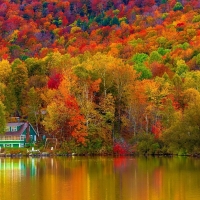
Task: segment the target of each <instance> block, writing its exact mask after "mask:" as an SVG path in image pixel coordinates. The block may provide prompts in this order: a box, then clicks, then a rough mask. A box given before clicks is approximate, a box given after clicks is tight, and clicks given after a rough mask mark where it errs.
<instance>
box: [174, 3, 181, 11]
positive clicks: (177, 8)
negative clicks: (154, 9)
mask: <svg viewBox="0 0 200 200" xmlns="http://www.w3.org/2000/svg"><path fill="white" fill-rule="evenodd" d="M173 10H174V11H177V10H183V5H182V4H181V3H180V2H176V4H175V6H174V8H173Z"/></svg>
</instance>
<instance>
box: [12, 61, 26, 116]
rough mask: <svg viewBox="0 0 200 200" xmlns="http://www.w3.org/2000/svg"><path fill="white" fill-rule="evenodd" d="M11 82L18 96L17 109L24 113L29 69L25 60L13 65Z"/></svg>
mask: <svg viewBox="0 0 200 200" xmlns="http://www.w3.org/2000/svg"><path fill="white" fill-rule="evenodd" d="M12 68H13V71H12V75H11V83H12V87H13V93H14V94H15V97H16V102H17V110H18V112H19V113H20V114H22V105H23V94H24V92H25V90H26V89H27V81H28V70H27V68H26V66H25V64H24V63H23V62H20V61H17V63H16V62H14V63H13V65H12Z"/></svg>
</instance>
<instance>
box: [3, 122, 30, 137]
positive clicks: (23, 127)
mask: <svg viewBox="0 0 200 200" xmlns="http://www.w3.org/2000/svg"><path fill="white" fill-rule="evenodd" d="M7 126H12V127H13V126H21V128H20V129H19V130H18V131H15V132H6V133H5V135H6V136H20V135H22V133H23V132H24V130H25V129H26V128H27V127H28V123H27V122H17V123H8V124H7Z"/></svg>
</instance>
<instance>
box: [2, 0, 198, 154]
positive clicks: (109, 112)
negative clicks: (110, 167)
mask: <svg viewBox="0 0 200 200" xmlns="http://www.w3.org/2000/svg"><path fill="white" fill-rule="evenodd" d="M199 69H200V2H199V1H198V0H192V1H188V0H181V1H176V0H115V1H114V0H101V1H99V0H68V1H65V0H57V1H56V0H54V1H53V0H46V1H41V0H34V1H31V0H10V1H8V0H1V2H0V113H1V115H0V122H1V123H2V124H3V125H5V123H6V120H7V121H8V119H9V118H10V117H11V116H20V117H21V118H22V119H24V120H29V121H31V122H32V123H33V124H34V126H35V128H36V129H37V131H38V132H41V133H42V134H43V133H48V134H50V135H54V136H56V137H57V138H59V139H60V141H72V140H73V141H75V143H76V144H84V145H86V146H87V147H88V148H89V149H90V150H91V149H95V148H96V149H98V150H99V149H101V150H102V148H104V150H105V148H108V146H109V145H111V144H112V142H113V141H114V139H115V138H121V137H124V138H126V139H127V140H129V141H131V142H132V144H133V145H138V148H139V149H140V150H141V151H143V152H148V151H153V152H154V153H155V151H156V150H158V149H161V148H162V151H163V152H179V151H180V149H181V150H182V151H185V152H200V149H199V146H200V131H199V130H200V115H199V113H200V103H199V102H200V101H199V99H200V72H199ZM42 113H43V114H42ZM44 113H45V114H44ZM5 119H6V120H5ZM0 132H3V129H0ZM180 138H181V139H182V140H180ZM140 141H143V143H142V142H140ZM147 141H148V142H147ZM117 148H118V146H117ZM99 151H100V150H99ZM102 151H103V150H102Z"/></svg>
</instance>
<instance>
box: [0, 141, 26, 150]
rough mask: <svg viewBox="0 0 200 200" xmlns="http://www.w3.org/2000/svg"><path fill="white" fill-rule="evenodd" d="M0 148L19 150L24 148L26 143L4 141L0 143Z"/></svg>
mask: <svg viewBox="0 0 200 200" xmlns="http://www.w3.org/2000/svg"><path fill="white" fill-rule="evenodd" d="M0 147H13V148H19V147H24V141H22V140H6V141H5V140H3V141H0Z"/></svg>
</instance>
